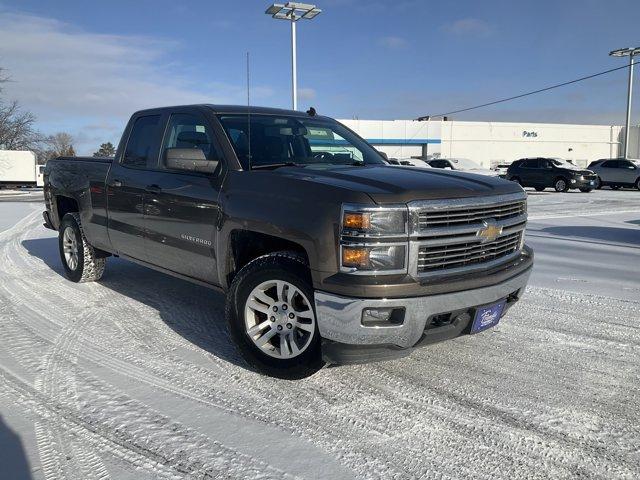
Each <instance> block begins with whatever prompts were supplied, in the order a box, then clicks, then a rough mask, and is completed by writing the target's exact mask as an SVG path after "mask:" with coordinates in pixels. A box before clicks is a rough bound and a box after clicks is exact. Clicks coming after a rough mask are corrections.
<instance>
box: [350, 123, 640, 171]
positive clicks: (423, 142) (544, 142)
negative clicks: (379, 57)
mask: <svg viewBox="0 0 640 480" xmlns="http://www.w3.org/2000/svg"><path fill="white" fill-rule="evenodd" d="M340 121H341V122H342V123H344V124H345V125H347V126H348V127H349V128H351V129H353V130H355V131H356V132H358V134H360V135H361V136H363V137H364V138H366V139H367V140H368V141H369V142H370V143H371V144H373V145H374V146H375V147H376V148H377V149H379V150H381V151H383V152H385V153H386V154H387V155H388V156H389V157H395V158H406V157H411V156H417V155H423V156H426V155H440V156H442V157H449V158H456V157H458V158H470V159H472V160H475V161H477V162H479V163H481V164H482V165H484V166H485V167H492V166H494V165H496V164H498V163H503V162H506V163H510V162H512V161H514V160H516V159H518V158H524V157H534V156H545V157H561V158H566V159H570V160H573V161H574V162H575V163H576V164H577V165H586V164H588V163H589V162H591V161H593V160H596V159H598V158H613V157H616V156H618V155H619V154H621V153H622V149H621V145H622V142H623V141H624V136H623V132H624V128H623V127H620V126H615V125H569V124H556V123H507V122H461V121H441V120H438V121H433V120H432V121H426V122H418V121H414V120H340ZM634 130H636V131H635V132H634V131H632V132H631V140H630V142H629V144H630V156H631V157H634V158H637V157H638V150H640V145H639V142H640V135H638V132H637V130H638V128H637V127H636V128H634ZM634 151H635V154H634Z"/></svg>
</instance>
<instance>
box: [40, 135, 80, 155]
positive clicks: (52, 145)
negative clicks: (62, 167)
mask: <svg viewBox="0 0 640 480" xmlns="http://www.w3.org/2000/svg"><path fill="white" fill-rule="evenodd" d="M43 143H44V149H43V151H42V152H41V155H39V156H41V157H42V158H43V160H44V161H48V160H50V159H52V158H56V157H75V156H76V151H75V149H74V148H73V137H72V136H71V135H70V134H68V133H66V132H58V133H56V134H54V135H49V136H48V137H47V138H46V139H45V140H44V142H43Z"/></svg>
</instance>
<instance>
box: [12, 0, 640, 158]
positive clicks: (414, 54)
mask: <svg viewBox="0 0 640 480" xmlns="http://www.w3.org/2000/svg"><path fill="white" fill-rule="evenodd" d="M222 5H223V4H222V2H219V1H216V0H204V1H196V0H194V1H177V0H173V1H164V0H138V1H133V0H129V1H117V0H110V1H108V2H94V1H87V0H84V1H64V0H59V1H46V2H45V1H34V0H21V1H19V2H11V1H3V0H0V66H2V67H5V68H7V69H8V72H9V74H10V75H11V78H12V80H13V81H12V82H11V83H10V84H9V85H8V86H7V87H6V88H5V93H6V94H7V95H8V96H10V97H12V98H17V99H18V100H20V102H21V103H22V104H23V105H24V106H25V107H26V108H28V109H30V110H32V111H33V112H35V113H36V114H37V116H38V127H39V128H40V129H41V130H42V131H44V132H47V133H51V132H55V131H59V130H67V131H69V132H71V133H72V134H73V135H74V136H75V137H76V142H77V144H78V147H79V148H78V150H79V152H80V153H90V152H91V151H93V150H95V148H96V147H97V145H99V143H101V142H102V141H107V140H110V141H113V142H115V141H116V140H117V139H118V138H119V134H120V130H121V129H122V127H123V125H124V123H125V122H126V120H127V117H128V115H129V114H130V113H131V112H132V111H133V110H135V109H139V108H144V107H149V106H158V105H166V104H176V103H194V102H201V101H208V102H212V103H215V102H219V103H223V102H224V103H244V102H245V101H246V90H245V82H246V79H245V53H246V52H247V51H249V52H250V54H251V77H252V81H251V84H252V99H253V102H252V103H254V104H260V105H269V106H281V107H288V106H289V104H290V50H289V48H290V47H289V41H290V37H289V25H288V23H287V22H284V21H276V20H273V19H271V18H270V17H269V16H267V15H265V14H264V10H265V8H266V7H267V6H268V2H267V1H253V0H252V1H230V2H227V5H231V6H224V7H223V6H222ZM318 6H320V7H321V8H322V9H323V13H322V14H321V15H320V16H318V17H316V19H314V20H313V21H303V22H300V23H299V25H298V46H299V56H298V75H299V87H300V101H299V103H300V107H301V108H305V109H306V108H307V107H308V106H309V105H313V106H315V107H316V109H317V110H318V111H319V112H320V113H322V114H326V115H330V116H334V117H338V118H353V117H358V118H367V119H369V118H372V119H374V118H375V119H392V118H414V117H416V116H419V115H422V114H436V113H441V112H443V111H447V110H454V109H457V108H459V107H466V106H469V105H474V104H478V103H483V102H485V101H491V100H494V99H497V98H501V97H504V96H510V95H515V94H518V93H521V92H523V91H527V90H533V89H536V88H540V87H542V86H546V85H548V84H552V83H557V82H561V81H565V80H571V79H573V78H576V77H580V76H583V75H587V74H590V73H593V72H597V71H600V70H605V69H608V68H613V67H615V66H618V65H621V64H622V63H621V62H624V60H620V59H614V58H610V57H608V55H607V54H608V52H609V51H610V50H612V49H614V48H619V47H625V46H638V45H640V34H639V33H638V32H639V31H640V30H638V26H639V25H640V2H638V1H637V0H628V1H622V0H609V1H600V0H581V1H573V0H567V1H548V0H536V1H526V2H524V1H515V2H514V1H491V0H487V1H468V0H457V1H455V2H443V1H439V2H436V1H411V0H404V1H403V0H400V1H397V2H382V1H371V2H365V1H362V0H319V1H318ZM638 72H639V75H640V69H638ZM639 97H640V95H639V96H638V97H636V98H638V101H637V102H634V104H635V105H634V108H635V112H636V113H635V115H634V120H635V121H636V122H637V119H639V118H640V110H638V109H639V108H640V98H639ZM625 101H626V73H625V72H624V71H619V72H615V73H613V74H610V75H608V76H603V77H600V78H598V79H595V80H591V81H588V82H583V83H582V84H578V85H575V86H570V87H566V88H562V89H557V90H555V91H553V92H552V93H547V94H541V95H536V96H532V97H529V98H527V99H524V100H518V101H514V102H510V103H506V104H503V105H500V106H495V107H490V108H487V109H482V110H477V111H474V112H469V113H466V114H460V115H456V116H454V118H455V119H459V120H495V121H531V122H570V123H573V122H576V123H604V124H622V123H623V122H624V109H625Z"/></svg>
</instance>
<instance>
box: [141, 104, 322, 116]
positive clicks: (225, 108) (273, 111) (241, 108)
mask: <svg viewBox="0 0 640 480" xmlns="http://www.w3.org/2000/svg"><path fill="white" fill-rule="evenodd" d="M185 107H200V108H209V109H211V110H213V111H214V113H247V111H249V113H254V114H266V115H269V114H270V115H288V116H298V117H306V116H308V115H307V113H306V112H300V111H298V110H287V109H284V108H272V107H256V106H253V105H252V106H249V107H247V106H246V105H213V104H210V103H198V104H191V105H173V106H170V107H157V108H148V109H144V110H139V111H137V112H135V114H140V113H151V112H159V111H164V110H172V109H176V108H185ZM318 117H321V115H318Z"/></svg>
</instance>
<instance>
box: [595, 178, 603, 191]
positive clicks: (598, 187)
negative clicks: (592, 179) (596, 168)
mask: <svg viewBox="0 0 640 480" xmlns="http://www.w3.org/2000/svg"><path fill="white" fill-rule="evenodd" d="M601 188H602V180H601V179H600V177H596V190H600V189H601Z"/></svg>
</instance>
